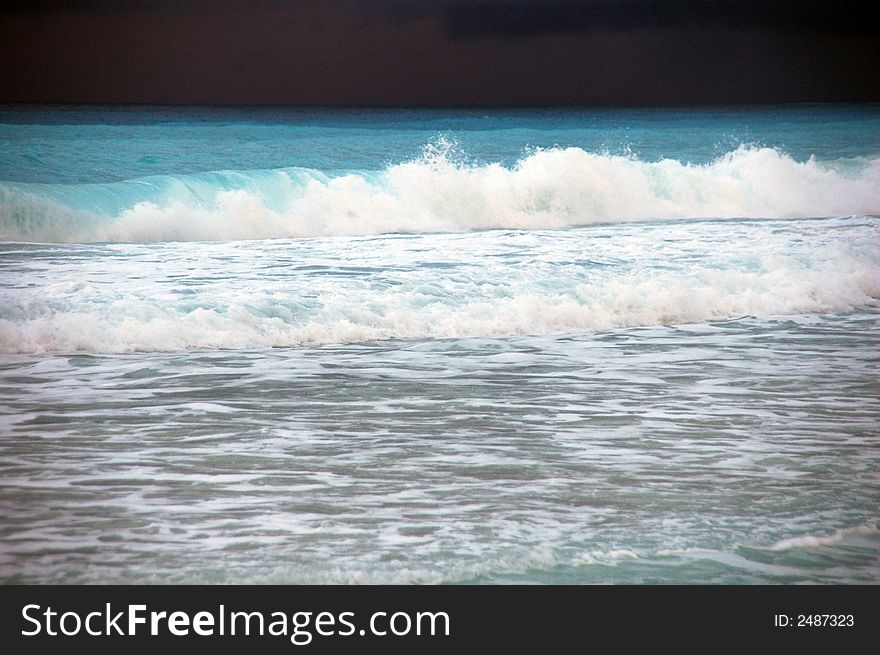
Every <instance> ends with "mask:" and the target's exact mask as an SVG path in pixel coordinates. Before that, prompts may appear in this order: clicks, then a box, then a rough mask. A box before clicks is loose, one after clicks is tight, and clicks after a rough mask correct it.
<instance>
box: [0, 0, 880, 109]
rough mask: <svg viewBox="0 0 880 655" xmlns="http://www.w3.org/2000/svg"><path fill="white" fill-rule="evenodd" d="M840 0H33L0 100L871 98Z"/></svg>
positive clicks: (877, 54)
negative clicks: (824, 0)
mask: <svg viewBox="0 0 880 655" xmlns="http://www.w3.org/2000/svg"><path fill="white" fill-rule="evenodd" d="M868 7H869V3H864V2H854V1H852V0H837V1H836V2H834V1H830V0H829V1H827V2H818V1H816V0H717V1H714V2H713V1H711V0H678V1H675V0H533V1H526V0H249V1H247V0H245V1H240V2H234V1H232V0H133V1H129V2H124V1H121V0H118V1H113V0H80V1H76V0H74V1H68V2H64V1H61V0H54V1H53V0H48V1H46V0H44V1H40V0H36V1H31V2H14V3H12V4H11V5H8V6H7V8H5V9H3V10H2V13H0V102H19V101H24V102H75V103H79V102H101V103H113V102H125V103H162V104H166V103H167V104H178V103H186V104H246V105H267V104H270V105H271V104H274V105H277V104H307V105H365V106H376V105H384V106H410V105H418V106H424V105H434V106H472V105H484V106H489V105H532V106H534V105H597V104H598V105H653V104H662V105H670V104H671V105H683V104H712V103H761V102H789V101H838V100H880V72H878V71H880V29H878V21H877V19H875V18H874V17H873V16H872V15H871V14H870V13H869V11H868Z"/></svg>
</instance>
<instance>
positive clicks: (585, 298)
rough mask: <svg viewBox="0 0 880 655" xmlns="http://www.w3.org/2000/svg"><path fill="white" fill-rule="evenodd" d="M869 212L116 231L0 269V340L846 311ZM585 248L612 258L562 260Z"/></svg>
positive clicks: (548, 330) (876, 262)
mask: <svg viewBox="0 0 880 655" xmlns="http://www.w3.org/2000/svg"><path fill="white" fill-rule="evenodd" d="M865 221H867V222H862V221H860V220H859V219H839V220H834V221H830V222H829V221H800V222H797V224H789V222H787V221H786V225H792V228H791V229H788V228H786V230H780V229H779V226H780V225H782V223H781V222H776V223H775V227H774V225H769V224H767V223H765V222H757V223H754V224H751V225H747V224H743V223H734V222H716V223H714V224H713V223H704V224H701V229H700V230H699V231H697V233H696V235H694V229H693V228H694V226H693V225H691V224H675V225H674V226H666V225H663V226H661V227H656V228H655V229H653V230H646V229H644V226H627V227H622V226H612V227H609V228H590V229H587V230H584V231H579V232H577V233H574V232H572V233H566V236H564V237H559V236H554V233H542V234H540V235H536V234H534V233H523V234H521V235H519V236H517V235H515V234H514V235H509V234H505V233H480V234H474V235H457V236H455V235H447V236H436V235H431V236H419V237H409V238H394V237H382V238H378V239H368V240H364V239H343V240H341V241H340V240H327V242H323V243H321V244H319V245H320V247H318V246H315V247H314V248H313V249H309V248H306V247H304V246H303V245H302V244H297V243H295V242H271V243H272V244H274V245H273V246H272V247H271V248H270V247H269V245H268V244H266V243H261V242H249V245H247V246H246V247H245V246H244V245H242V244H239V245H235V244H186V245H185V246H184V245H174V244H171V245H165V246H160V247H156V246H151V247H150V248H144V247H142V246H114V247H113V250H112V253H113V256H112V257H111V256H105V257H99V256H90V257H89V258H88V259H87V260H85V263H84V261H83V260H81V259H79V258H78V257H74V258H72V259H71V261H70V262H69V263H68V262H66V260H64V259H63V258H62V259H58V260H57V261H56V262H50V264H48V265H49V266H50V267H54V268H53V270H54V273H52V274H51V275H50V276H48V277H45V276H44V275H43V273H41V272H40V271H41V270H42V269H40V268H38V269H36V270H37V272H36V273H31V274H28V275H26V276H25V277H23V278H21V279H20V280H17V282H16V284H12V282H13V280H12V279H11V278H7V280H8V281H9V282H10V284H9V285H8V286H7V287H6V288H5V289H4V290H2V296H0V301H2V302H0V351H3V352H134V351H179V350H186V349H198V348H220V349H238V348H261V347H272V346H279V347H284V346H299V345H318V344H331V343H345V342H357V341H369V340H377V339H439V338H462V337H493V336H508V335H526V334H552V333H562V332H575V331H590V330H602V329H609V328H618V327H629V326H647V325H669V324H680V323H694V322H704V321H710V320H719V319H727V318H734V317H740V316H749V315H753V316H776V315H792V314H817V313H840V312H846V311H850V310H853V309H855V308H859V307H865V306H876V305H877V299H878V298H880V239H878V238H877V228H876V226H873V223H876V219H871V220H868V219H865ZM826 223H828V225H825V224H826ZM823 227H824V230H825V231H827V233H828V234H829V235H832V236H833V235H836V236H833V238H831V237H829V236H827V235H825V236H823V234H822V229H823ZM780 231H781V232H784V233H783V234H777V232H780ZM841 231H842V232H841ZM841 234H843V235H846V236H841ZM612 236H613V237H614V238H613V239H612ZM331 241H333V242H334V243H330V242H331ZM667 242H672V243H667ZM330 248H335V251H334V252H329V251H328V249H330ZM395 248H397V249H396V250H395ZM117 251H118V252H117ZM75 252H78V251H75ZM91 252H92V251H91V250H90V251H89V253H91ZM102 252H103V250H102ZM585 254H589V255H592V256H598V258H599V259H609V260H613V261H614V263H611V264H601V265H593V264H591V263H589V262H587V263H579V262H577V261H572V260H573V259H574V258H575V257H581V258H583V257H584V256H585ZM432 260H440V261H438V262H436V263H434V262H433V261H432ZM27 261H28V260H27V259H25V260H24V262H23V263H24V264H25V265H26V264H27ZM348 268H353V271H351V272H349V271H348V270H347V269H348Z"/></svg>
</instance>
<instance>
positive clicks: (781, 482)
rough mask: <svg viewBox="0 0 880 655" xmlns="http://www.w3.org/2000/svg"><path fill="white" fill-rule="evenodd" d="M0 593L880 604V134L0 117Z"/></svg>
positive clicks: (337, 114) (594, 122) (120, 112)
mask: <svg viewBox="0 0 880 655" xmlns="http://www.w3.org/2000/svg"><path fill="white" fill-rule="evenodd" d="M0 148H2V150H0V462H2V463H0V466H2V468H3V477H2V482H0V507H2V510H3V511H2V512H0V514H2V515H3V516H4V518H3V519H2V523H0V580H2V581H4V582H249V583H250V582H253V583H258V582H282V583H288V582H289V583H306V582H318V583H326V582H329V583H359V582H366V583H375V582H378V583H384V582H391V583H444V582H453V583H455V582H478V583H498V582H537V583H543V582H574V583H584V582H611V583H652V582H671V583H695V582H720V583H741V582H762V583H766V582H771V583H773V582H807V583H841V582H843V583H876V582H877V581H878V580H880V577H878V575H880V572H878V571H880V569H878V566H877V562H878V561H880V537H878V534H880V533H878V525H880V514H878V507H880V466H878V465H880V451H878V448H877V446H878V443H877V435H878V434H880V430H878V428H880V394H878V392H877V391H878V389H877V366H878V357H877V352H880V108H878V107H877V106H876V105H848V106H825V105H803V106H792V107H757V108H730V109H726V108H716V109H692V110H647V109H644V110H627V109H620V110H549V109H548V110H528V111H526V110H491V111H465V110H447V111H429V110H359V111H355V110H334V109H289V110H287V109H278V110H270V109H265V110H257V109H205V108H155V107H154V108H150V107H141V108H139V107H120V108H113V107H55V108H53V107H45V106H34V107H26V106H19V107H0Z"/></svg>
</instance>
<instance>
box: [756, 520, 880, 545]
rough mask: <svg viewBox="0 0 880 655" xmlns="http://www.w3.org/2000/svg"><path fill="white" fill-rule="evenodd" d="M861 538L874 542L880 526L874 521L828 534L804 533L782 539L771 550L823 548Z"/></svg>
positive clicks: (877, 538) (878, 536) (879, 538)
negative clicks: (873, 522)
mask: <svg viewBox="0 0 880 655" xmlns="http://www.w3.org/2000/svg"><path fill="white" fill-rule="evenodd" d="M859 539H870V540H872V541H874V542H876V541H878V540H880V528H878V527H877V526H876V525H874V524H872V523H866V524H864V525H857V526H855V527H852V528H843V529H840V530H836V531H835V532H833V533H832V534H827V535H803V536H800V537H792V538H790V539H782V540H781V541H777V542H776V543H775V544H773V545H772V546H770V550H777V551H781V550H792V549H795V548H822V547H825V546H833V545H835V544H839V543H841V542H847V541H852V540H859Z"/></svg>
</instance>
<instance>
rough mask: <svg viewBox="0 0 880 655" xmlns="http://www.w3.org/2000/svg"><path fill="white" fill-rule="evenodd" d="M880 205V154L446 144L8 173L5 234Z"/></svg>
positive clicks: (585, 219) (59, 236)
mask: <svg viewBox="0 0 880 655" xmlns="http://www.w3.org/2000/svg"><path fill="white" fill-rule="evenodd" d="M876 213H880V158H874V159H866V160H863V161H861V162H856V161H855V160H849V161H839V162H822V161H818V160H816V159H809V160H807V161H796V160H794V159H792V158H791V157H789V156H788V155H786V154H785V153H783V152H780V151H778V150H776V149H772V148H758V147H746V146H741V147H739V148H738V149H736V150H733V151H731V152H728V153H727V154H725V155H723V156H721V157H719V158H718V159H716V160H715V161H713V162H711V163H708V164H704V165H694V164H688V163H683V162H680V161H677V160H673V159H662V160H660V161H652V162H645V161H640V160H638V159H635V158H632V157H626V156H617V155H608V154H596V153H590V152H586V151H584V150H581V149H579V148H574V147H572V148H556V149H547V150H538V151H535V152H533V153H531V154H529V155H528V156H525V157H523V158H522V159H521V160H520V161H519V162H518V163H517V164H516V165H515V166H513V167H510V168H507V167H504V166H502V165H500V164H486V165H474V164H468V163H462V161H461V160H460V158H457V157H455V156H452V155H450V154H449V152H448V149H447V148H444V147H432V148H428V149H427V150H426V153H425V155H424V156H423V157H421V158H420V159H418V160H415V161H411V162H406V163H401V164H397V165H393V166H389V167H388V168H386V169H385V170H382V171H356V172H350V173H341V174H336V175H332V176H331V175H327V174H325V173H322V172H320V171H315V170H310V169H285V170H276V171H252V172H235V171H228V172H219V173H206V174H202V175H190V176H177V177H175V176H165V177H154V178H145V179H142V180H132V181H129V182H121V183H114V184H98V185H79V186H64V185H21V184H18V185H16V184H11V183H2V184H0V239H4V240H22V241H46V242H83V241H113V242H156V241H196V240H229V239H261V238H272V237H310V236H334V235H366V234H381V233H398V232H405V233H419V232H461V231H468V230H486V229H494V228H514V229H534V228H548V229H552V228H563V227H571V226H576V225H587V224H592V223H604V222H620V221H630V220H651V219H676V218H693V217H717V218H724V217H764V218H774V217H776V218H778V217H795V216H800V217H806V216H840V215H851V214H876Z"/></svg>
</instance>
